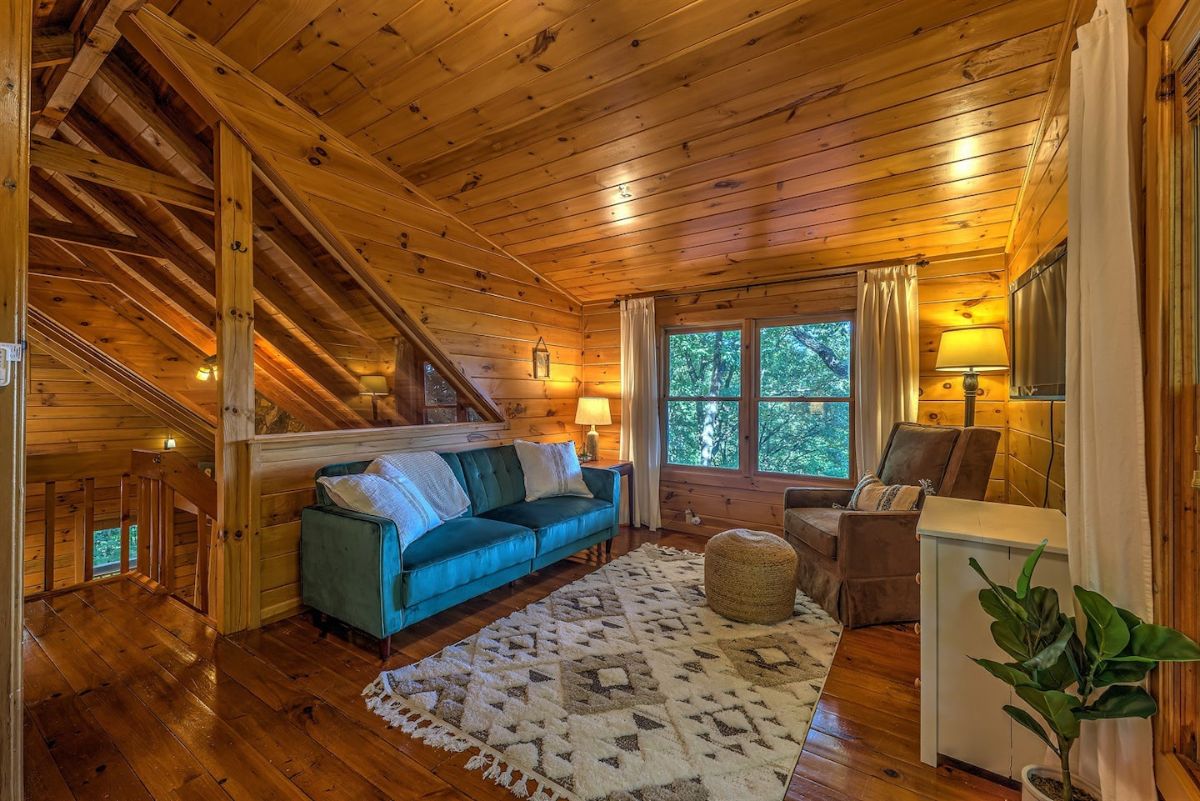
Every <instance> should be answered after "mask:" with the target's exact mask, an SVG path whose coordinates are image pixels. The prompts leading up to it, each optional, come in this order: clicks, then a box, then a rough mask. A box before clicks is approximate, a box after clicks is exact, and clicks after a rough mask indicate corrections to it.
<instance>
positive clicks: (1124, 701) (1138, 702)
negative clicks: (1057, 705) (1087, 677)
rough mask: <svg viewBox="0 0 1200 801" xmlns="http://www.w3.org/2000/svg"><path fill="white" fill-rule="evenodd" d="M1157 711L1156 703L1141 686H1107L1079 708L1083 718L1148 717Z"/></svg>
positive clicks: (1080, 715)
mask: <svg viewBox="0 0 1200 801" xmlns="http://www.w3.org/2000/svg"><path fill="white" fill-rule="evenodd" d="M1157 711H1158V704H1156V703H1155V702H1154V699H1153V698H1152V697H1151V696H1150V693H1148V692H1146V691H1145V690H1144V689H1142V688H1141V687H1129V686H1118V687H1109V688H1108V689H1107V690H1105V691H1104V694H1103V695H1101V696H1100V697H1099V698H1097V699H1096V702H1095V703H1094V704H1090V705H1088V706H1085V707H1084V708H1083V709H1081V710H1079V717H1080V718H1082V719H1084V720H1108V719H1112V718H1148V717H1150V716H1151V715H1153V714H1154V713H1155V712H1157Z"/></svg>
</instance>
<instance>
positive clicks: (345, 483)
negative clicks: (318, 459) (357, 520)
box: [317, 473, 442, 552]
mask: <svg viewBox="0 0 1200 801" xmlns="http://www.w3.org/2000/svg"><path fill="white" fill-rule="evenodd" d="M401 478H402V479H403V477H401ZM317 480H318V481H320V482H321V484H322V486H324V487H325V491H326V492H328V493H329V497H330V498H332V499H333V502H334V503H335V504H337V505H338V506H340V507H342V508H343V509H349V510H351V511H353V512H362V513H363V514H368V515H373V516H375V517H385V518H387V519H388V520H391V521H392V522H393V523H395V524H396V532H397V533H398V534H399V535H400V551H401V552H403V551H404V549H405V548H407V547H408V546H409V545H412V544H413V543H414V542H416V540H417V539H419V538H420V537H421V535H422V534H424V533H425V532H426V531H429V529H431V528H433V527H434V526H437V525H440V524H441V522H442V521H441V519H440V518H438V516H437V512H435V511H434V510H433V507H432V506H430V505H429V501H427V500H425V496H424V495H422V494H421V493H420V492H419V491H418V490H417V488H416V487H414V486H413V484H412V482H411V481H408V480H407V479H403V480H400V481H396V480H389V479H386V478H384V477H383V476H377V475H373V474H371V473H357V474H355V475H350V476H323V477H321V478H319V479H317Z"/></svg>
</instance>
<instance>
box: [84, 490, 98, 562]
mask: <svg viewBox="0 0 1200 801" xmlns="http://www.w3.org/2000/svg"><path fill="white" fill-rule="evenodd" d="M82 529H83V532H82V537H83V580H84V581H91V580H92V578H93V577H94V576H95V573H96V479H94V478H85V479H84V480H83V526H82Z"/></svg>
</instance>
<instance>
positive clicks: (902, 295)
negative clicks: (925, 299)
mask: <svg viewBox="0 0 1200 801" xmlns="http://www.w3.org/2000/svg"><path fill="white" fill-rule="evenodd" d="M917 313H918V310H917V268H916V267H915V266H912V265H902V266H899V267H880V268H878V269H873V270H863V271H862V272H860V273H859V274H858V321H857V324H856V325H855V327H854V332H855V333H854V393H855V399H854V418H855V422H856V427H857V429H858V430H857V433H856V434H855V441H854V449H855V458H856V462H857V464H858V471H859V472H860V473H865V472H867V471H868V470H871V471H873V470H875V469H876V468H877V467H878V465H879V459H880V457H881V455H882V454H883V447H884V445H886V444H887V438H888V435H889V434H891V432H892V426H893V425H895V424H896V423H900V422H910V421H913V420H916V419H917V390H918V378H919V376H920V364H919V358H920V357H919V352H920V348H919V342H918V328H917V322H918V321H917Z"/></svg>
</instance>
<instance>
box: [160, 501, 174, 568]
mask: <svg viewBox="0 0 1200 801" xmlns="http://www.w3.org/2000/svg"><path fill="white" fill-rule="evenodd" d="M162 542H163V548H162V562H163V564H162V585H163V588H164V589H165V590H166V591H167V592H171V591H173V590H174V588H175V490H173V489H171V487H170V485H168V484H167V482H165V481H164V482H163V534H162Z"/></svg>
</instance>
